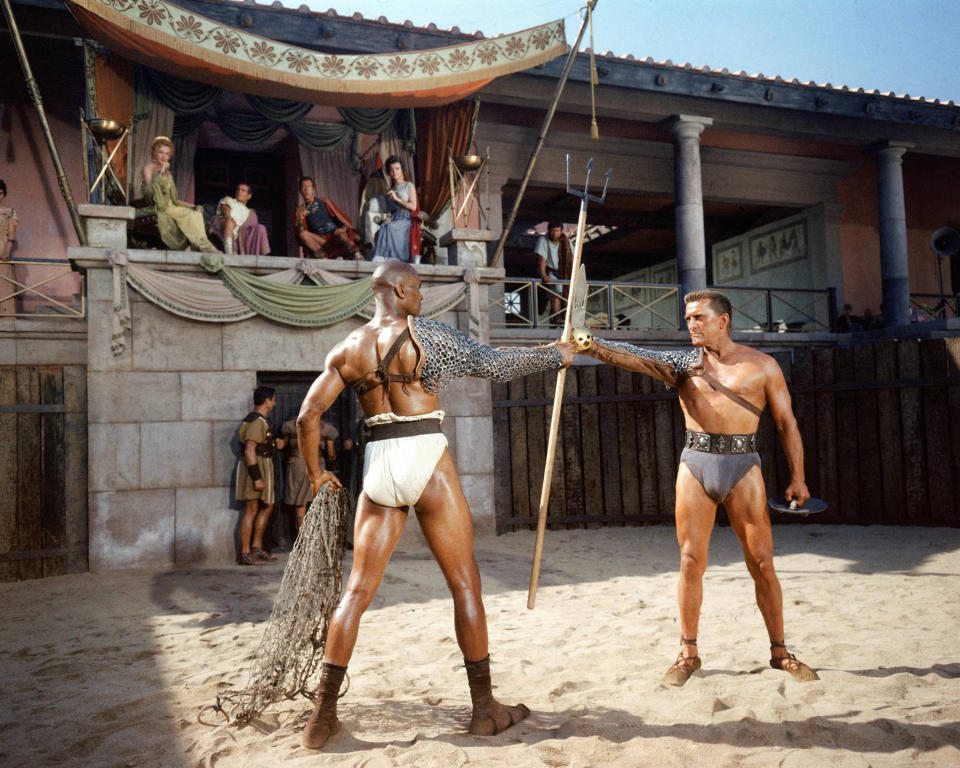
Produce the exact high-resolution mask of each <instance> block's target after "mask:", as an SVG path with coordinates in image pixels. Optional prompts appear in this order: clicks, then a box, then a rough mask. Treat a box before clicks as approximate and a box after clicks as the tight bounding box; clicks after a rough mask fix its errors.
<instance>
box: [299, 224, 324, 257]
mask: <svg viewBox="0 0 960 768" xmlns="http://www.w3.org/2000/svg"><path fill="white" fill-rule="evenodd" d="M299 237H300V242H301V243H302V244H303V247H304V248H306V249H307V250H308V251H310V253H311V254H312V255H313V256H314V257H317V258H319V257H322V256H323V247H324V245H326V242H325V241H324V239H323V238H322V237H321V236H320V235H315V234H314V233H313V232H310V231H308V230H306V229H304V230H301V231H300V234H299Z"/></svg>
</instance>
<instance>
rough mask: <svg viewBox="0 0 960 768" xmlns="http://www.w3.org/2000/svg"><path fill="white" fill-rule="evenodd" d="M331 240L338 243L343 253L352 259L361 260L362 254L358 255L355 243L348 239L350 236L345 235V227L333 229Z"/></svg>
mask: <svg viewBox="0 0 960 768" xmlns="http://www.w3.org/2000/svg"><path fill="white" fill-rule="evenodd" d="M332 239H333V240H336V241H337V242H338V243H340V245H341V247H342V248H343V250H344V252H345V253H349V254H350V255H351V256H352V257H353V258H357V257H359V258H361V259H362V258H363V256H362V254H360V251H359V249H358V248H357V246H356V243H354V242H353V241H352V240H351V239H350V235H349V234H348V233H347V228H346V227H340V228H339V229H335V230H334V231H333V238H332Z"/></svg>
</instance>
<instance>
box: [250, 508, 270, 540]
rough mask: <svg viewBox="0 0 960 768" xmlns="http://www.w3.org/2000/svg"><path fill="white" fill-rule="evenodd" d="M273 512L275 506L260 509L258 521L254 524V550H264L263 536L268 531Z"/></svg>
mask: <svg viewBox="0 0 960 768" xmlns="http://www.w3.org/2000/svg"><path fill="white" fill-rule="evenodd" d="M272 512H273V504H265V505H264V506H263V507H261V508H260V512H259V513H258V514H257V519H256V521H255V522H254V524H253V543H252V546H253V549H263V534H264V531H266V530H267V523H269V522H270V514H271V513H272Z"/></svg>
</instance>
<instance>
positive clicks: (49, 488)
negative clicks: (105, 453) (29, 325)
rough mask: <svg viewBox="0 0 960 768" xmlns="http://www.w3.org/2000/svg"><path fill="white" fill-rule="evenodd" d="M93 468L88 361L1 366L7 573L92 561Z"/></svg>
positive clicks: (1, 546) (4, 577) (1, 570)
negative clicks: (89, 476) (89, 481)
mask: <svg viewBox="0 0 960 768" xmlns="http://www.w3.org/2000/svg"><path fill="white" fill-rule="evenodd" d="M68 464H72V465H73V466H72V467H71V468H70V469H68ZM86 471H87V468H86V386H85V373H84V369H83V368H82V367H79V366H70V367H68V369H67V373H66V375H65V369H64V368H63V367H62V366H17V367H13V366H10V367H6V366H3V367H0V478H2V499H3V503H2V505H0V581H17V580H19V579H35V578H40V577H43V576H56V575H60V574H63V573H70V572H75V571H78V570H85V569H86V560H87V552H86V525H87V520H86V509H87V499H86V493H87V489H86Z"/></svg>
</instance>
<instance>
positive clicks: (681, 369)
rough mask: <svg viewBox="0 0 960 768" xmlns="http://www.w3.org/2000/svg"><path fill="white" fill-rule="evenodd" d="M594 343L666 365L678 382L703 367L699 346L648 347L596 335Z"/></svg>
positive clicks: (701, 352)
mask: <svg viewBox="0 0 960 768" xmlns="http://www.w3.org/2000/svg"><path fill="white" fill-rule="evenodd" d="M593 343H594V344H596V345H597V346H599V347H606V348H607V349H613V350H617V351H619V352H625V353H627V354H630V355H634V356H636V357H639V358H642V359H643V360H648V361H650V362H651V363H654V364H656V365H659V366H666V367H668V368H670V369H672V371H673V375H674V377H675V378H676V382H677V383H679V382H681V381H683V380H684V379H686V378H688V377H689V376H691V375H692V374H694V373H696V372H697V371H698V370H699V369H700V368H702V367H703V350H702V349H700V348H698V347H692V348H690V349H647V348H646V347H638V346H636V345H634V344H628V343H627V342H625V341H608V340H607V339H598V338H596V337H594V339H593Z"/></svg>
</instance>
